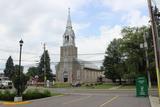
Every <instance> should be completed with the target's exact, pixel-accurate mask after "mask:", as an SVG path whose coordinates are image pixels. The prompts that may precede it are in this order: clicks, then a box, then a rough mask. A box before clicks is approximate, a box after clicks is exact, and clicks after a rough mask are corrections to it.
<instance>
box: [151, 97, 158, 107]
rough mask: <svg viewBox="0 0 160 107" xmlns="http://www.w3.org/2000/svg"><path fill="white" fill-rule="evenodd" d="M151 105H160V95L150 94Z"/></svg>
mask: <svg viewBox="0 0 160 107" xmlns="http://www.w3.org/2000/svg"><path fill="white" fill-rule="evenodd" d="M149 100H150V104H151V107H160V103H159V101H158V97H153V96H149Z"/></svg>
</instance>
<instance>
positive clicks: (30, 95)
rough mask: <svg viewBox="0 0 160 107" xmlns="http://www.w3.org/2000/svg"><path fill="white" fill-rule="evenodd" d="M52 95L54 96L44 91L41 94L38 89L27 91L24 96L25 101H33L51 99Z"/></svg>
mask: <svg viewBox="0 0 160 107" xmlns="http://www.w3.org/2000/svg"><path fill="white" fill-rule="evenodd" d="M51 95H52V94H51V92H50V91H48V90H44V91H43V92H40V91H39V90H38V89H35V90H27V91H26V93H24V94H23V99H24V100H32V99H39V98H45V97H50V96H51Z"/></svg>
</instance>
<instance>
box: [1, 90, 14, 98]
mask: <svg viewBox="0 0 160 107" xmlns="http://www.w3.org/2000/svg"><path fill="white" fill-rule="evenodd" d="M15 96H16V93H15V92H10V91H8V90H5V91H3V92H1V91H0V100H4V101H13V100H14V97H15Z"/></svg>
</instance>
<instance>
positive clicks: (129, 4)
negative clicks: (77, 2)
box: [101, 0, 147, 11]
mask: <svg viewBox="0 0 160 107" xmlns="http://www.w3.org/2000/svg"><path fill="white" fill-rule="evenodd" d="M101 2H102V4H104V5H105V6H107V7H110V8H111V9H112V10H113V11H130V10H133V9H140V8H144V6H145V5H147V4H146V3H147V1H146V0H101Z"/></svg>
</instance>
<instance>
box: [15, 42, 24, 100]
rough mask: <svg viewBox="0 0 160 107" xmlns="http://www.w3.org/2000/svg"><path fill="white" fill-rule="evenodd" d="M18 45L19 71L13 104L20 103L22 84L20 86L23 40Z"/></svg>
mask: <svg viewBox="0 0 160 107" xmlns="http://www.w3.org/2000/svg"><path fill="white" fill-rule="evenodd" d="M19 45H20V53H19V69H18V76H17V77H18V78H17V79H18V83H17V85H18V87H17V88H18V89H17V95H16V96H15V97H14V101H15V102H19V101H22V84H21V53H22V45H23V40H22V39H21V40H20V41H19Z"/></svg>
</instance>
